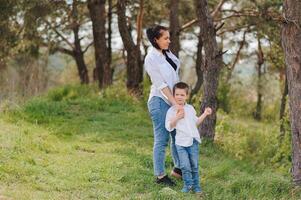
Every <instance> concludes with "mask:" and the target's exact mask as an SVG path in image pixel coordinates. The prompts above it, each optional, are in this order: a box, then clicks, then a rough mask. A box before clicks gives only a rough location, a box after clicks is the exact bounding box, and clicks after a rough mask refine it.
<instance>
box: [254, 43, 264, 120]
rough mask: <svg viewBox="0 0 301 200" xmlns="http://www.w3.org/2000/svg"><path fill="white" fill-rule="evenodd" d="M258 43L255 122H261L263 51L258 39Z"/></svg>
mask: <svg viewBox="0 0 301 200" xmlns="http://www.w3.org/2000/svg"><path fill="white" fill-rule="evenodd" d="M257 41H258V52H257V59H258V61H257V103H256V111H255V112H254V118H255V119H256V120H258V121H259V120H261V114H262V80H261V79H262V65H263V63H264V57H263V51H262V48H261V43H260V39H259V38H258V39H257Z"/></svg>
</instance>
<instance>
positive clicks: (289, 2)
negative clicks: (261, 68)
mask: <svg viewBox="0 0 301 200" xmlns="http://www.w3.org/2000/svg"><path fill="white" fill-rule="evenodd" d="M283 11H284V17H285V19H286V23H284V24H283V28H282V47H283V50H284V54H285V63H286V67H287V82H288V94H289V106H290V118H291V119H290V121H291V129H292V165H293V166H292V177H293V183H294V184H295V185H301V27H300V26H301V1H293V0H284V3H283Z"/></svg>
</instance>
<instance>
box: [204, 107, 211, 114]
mask: <svg viewBox="0 0 301 200" xmlns="http://www.w3.org/2000/svg"><path fill="white" fill-rule="evenodd" d="M204 113H205V114H206V115H211V114H212V109H211V108H209V107H207V108H205V111H204Z"/></svg>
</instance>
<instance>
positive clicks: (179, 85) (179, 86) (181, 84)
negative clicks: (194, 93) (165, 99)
mask: <svg viewBox="0 0 301 200" xmlns="http://www.w3.org/2000/svg"><path fill="white" fill-rule="evenodd" d="M176 89H184V90H186V94H188V91H189V86H188V85H187V83H184V82H178V83H176V84H175V85H174V86H173V89H172V93H173V94H175V91H176Z"/></svg>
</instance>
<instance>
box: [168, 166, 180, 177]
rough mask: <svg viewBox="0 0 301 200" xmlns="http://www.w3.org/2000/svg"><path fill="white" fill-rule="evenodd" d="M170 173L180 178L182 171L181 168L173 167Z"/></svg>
mask: <svg viewBox="0 0 301 200" xmlns="http://www.w3.org/2000/svg"><path fill="white" fill-rule="evenodd" d="M170 175H171V176H173V177H176V178H182V171H181V169H179V168H176V167H175V168H173V170H172V171H171V173H170Z"/></svg>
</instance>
